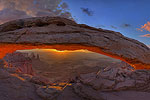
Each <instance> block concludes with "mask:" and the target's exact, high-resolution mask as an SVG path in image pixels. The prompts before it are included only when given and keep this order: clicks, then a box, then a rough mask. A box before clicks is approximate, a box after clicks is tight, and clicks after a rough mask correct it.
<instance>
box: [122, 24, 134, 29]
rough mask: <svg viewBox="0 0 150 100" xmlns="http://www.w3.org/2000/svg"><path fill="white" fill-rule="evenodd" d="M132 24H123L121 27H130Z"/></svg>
mask: <svg viewBox="0 0 150 100" xmlns="http://www.w3.org/2000/svg"><path fill="white" fill-rule="evenodd" d="M131 26H132V25H131V24H122V25H121V27H123V28H128V27H131Z"/></svg>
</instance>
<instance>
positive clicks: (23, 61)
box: [3, 52, 34, 75]
mask: <svg viewBox="0 0 150 100" xmlns="http://www.w3.org/2000/svg"><path fill="white" fill-rule="evenodd" d="M26 55H27V54H26ZM26 55H25V54H23V53H19V52H18V53H17V52H14V53H11V54H7V55H6V56H5V57H4V58H3V60H4V63H5V67H9V68H10V67H13V68H16V70H17V71H18V72H21V73H23V74H29V75H34V72H33V69H32V59H30V58H29V57H27V56H26ZM25 56H26V57H25Z"/></svg>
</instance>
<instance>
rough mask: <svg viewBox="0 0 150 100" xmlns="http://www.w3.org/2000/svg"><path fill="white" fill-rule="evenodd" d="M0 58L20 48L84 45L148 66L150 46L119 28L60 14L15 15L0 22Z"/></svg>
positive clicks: (90, 48)
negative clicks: (98, 27) (16, 18)
mask: <svg viewBox="0 0 150 100" xmlns="http://www.w3.org/2000/svg"><path fill="white" fill-rule="evenodd" d="M0 48H1V49H0V58H3V57H4V56H5V55H6V54H7V53H12V52H14V51H16V50H24V49H35V48H41V49H58V50H78V49H87V50H89V51H93V52H97V53H100V54H104V55H107V56H111V57H113V58H117V59H120V60H122V61H125V62H127V63H128V64H130V65H131V66H132V67H134V68H136V69H150V48H148V47H147V46H146V45H144V44H143V43H141V42H139V41H137V40H134V39H131V38H127V37H125V36H123V35H122V34H120V33H119V32H114V31H110V30H104V29H97V28H94V27H90V26H87V25H84V24H77V23H76V22H74V21H72V20H69V19H66V18H61V17H35V18H27V19H18V20H14V21H11V22H7V23H5V24H2V25H0Z"/></svg>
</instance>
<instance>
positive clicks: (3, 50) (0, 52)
mask: <svg viewBox="0 0 150 100" xmlns="http://www.w3.org/2000/svg"><path fill="white" fill-rule="evenodd" d="M27 49H54V51H55V52H58V53H68V52H70V50H71V52H73V51H79V50H80V51H83V50H89V51H92V52H95V53H100V54H103V55H106V56H109V57H112V58H116V59H119V60H122V61H124V62H126V63H128V64H130V65H131V66H132V67H134V68H135V69H150V65H149V64H143V63H141V62H138V61H136V63H135V61H134V60H132V59H129V58H124V57H121V56H120V55H116V54H113V53H111V52H106V51H105V52H104V51H103V49H101V48H99V47H95V46H85V45H80V44H68V45H67V44H61V45H60V44H54V45H46V44H39V45H38V44H37V45H35V44H9V43H4V44H2V43H0V59H1V58H3V57H4V56H5V55H6V54H7V53H13V52H15V51H16V50H27ZM83 52H85V51H83Z"/></svg>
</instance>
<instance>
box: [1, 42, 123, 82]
mask: <svg viewBox="0 0 150 100" xmlns="http://www.w3.org/2000/svg"><path fill="white" fill-rule="evenodd" d="M13 52H21V53H24V54H25V55H26V54H27V57H30V58H32V67H31V68H33V69H31V68H30V69H29V71H28V70H27V69H26V68H24V69H22V68H21V69H20V71H21V70H25V73H28V74H31V75H33V74H38V75H41V76H44V77H47V78H49V79H50V80H51V81H54V82H56V80H62V81H65V80H67V81H68V79H71V78H72V77H74V76H77V75H79V74H81V73H83V74H86V73H92V72H95V73H97V72H98V71H99V70H101V69H105V68H106V67H110V66H111V67H113V66H116V65H118V66H119V64H120V63H122V62H121V60H120V59H119V58H117V57H114V56H112V55H109V56H108V54H106V53H103V52H102V51H101V50H99V49H98V48H97V47H90V46H83V45H30V44H26V45H22V44H5V45H3V53H2V52H1V54H3V55H4V56H5V55H6V54H7V53H13ZM34 53H35V54H34ZM42 53H44V55H45V56H46V57H43V55H42ZM37 54H38V56H37ZM4 56H1V58H3V57H4ZM41 57H42V59H41ZM114 58H115V59H114ZM116 58H117V59H116ZM6 59H7V58H6ZM77 62H78V63H77ZM43 66H44V67H43ZM47 66H50V67H47ZM62 66H67V67H64V68H63V70H59V69H61V68H62ZM32 70H33V71H32ZM21 72H22V71H21ZM54 72H56V73H54ZM59 76H62V77H63V78H64V77H65V79H59V78H60V77H59ZM68 76H69V77H68ZM62 77H61V78H62ZM56 78H58V79H56Z"/></svg>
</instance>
